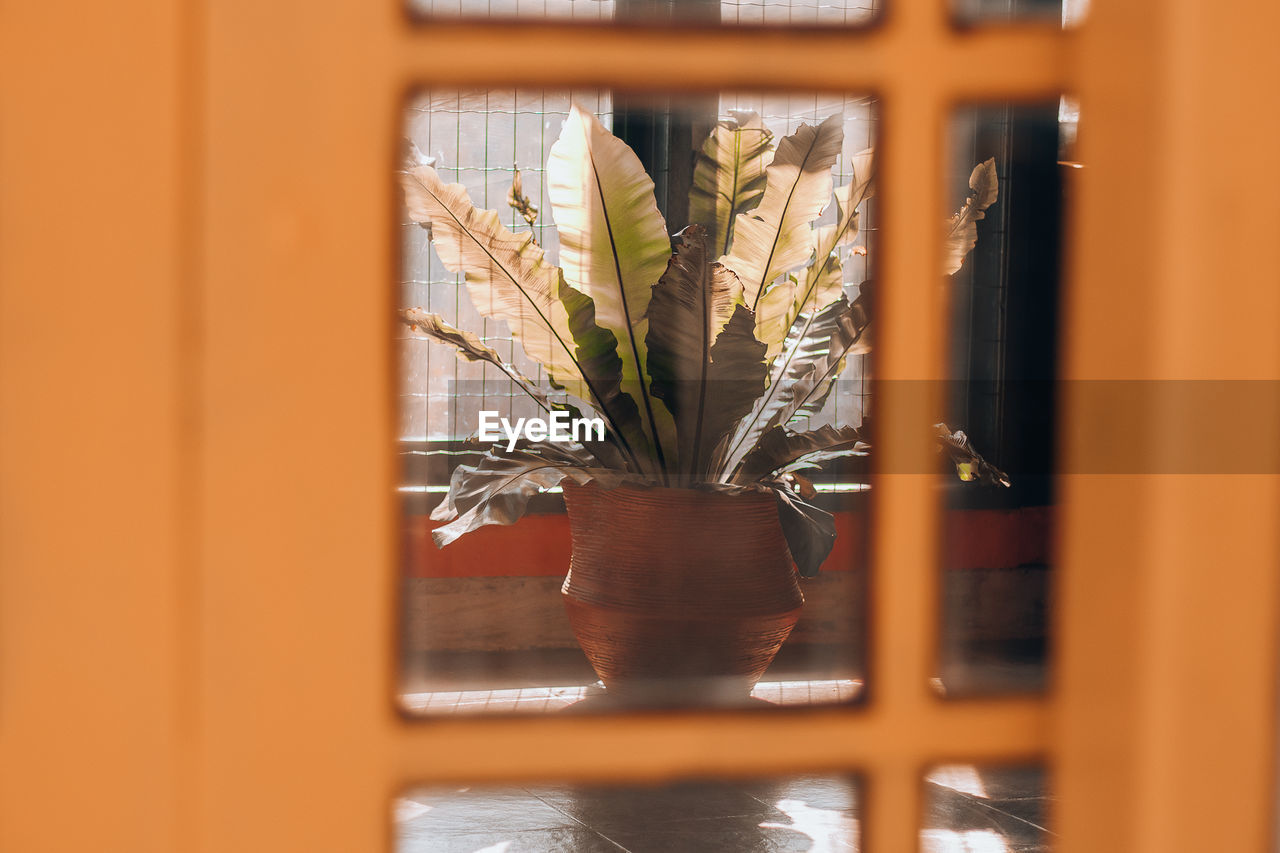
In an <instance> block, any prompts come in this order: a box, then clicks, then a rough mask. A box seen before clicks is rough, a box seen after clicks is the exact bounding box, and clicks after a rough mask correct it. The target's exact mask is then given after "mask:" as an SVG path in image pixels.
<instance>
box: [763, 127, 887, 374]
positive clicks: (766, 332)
mask: <svg viewBox="0 0 1280 853" xmlns="http://www.w3.org/2000/svg"><path fill="white" fill-rule="evenodd" d="M872 166H873V150H872V149H870V148H868V149H866V150H865V151H862V152H861V153H859V154H858V155H857V156H855V157H854V158H853V180H852V181H850V182H849V183H847V184H845V185H844V186H841V187H837V188H836V191H835V195H836V209H837V216H836V221H835V223H834V224H832V225H823V226H820V227H818V228H816V229H815V231H814V235H815V238H816V244H815V247H814V262H813V263H812V264H810V265H809V266H808V267H806V268H805V270H804V274H803V280H800V281H798V282H797V284H796V286H795V287H794V288H787V287H783V286H781V285H780V286H776V287H774V288H773V289H772V290H770V291H769V292H768V293H766V294H765V295H764V296H763V297H762V298H761V300H760V309H759V311H758V312H757V319H756V323H757V326H758V328H757V329H756V337H758V338H759V339H760V340H762V341H764V343H766V344H768V345H769V352H768V354H767V355H766V359H767V360H768V361H773V358H774V356H776V355H777V354H778V353H779V352H780V351H781V350H782V342H783V341H784V340H785V339H786V336H787V333H788V332H790V331H791V327H792V325H793V324H794V323H795V321H796V319H797V318H798V317H800V315H801V314H802V313H805V312H808V316H809V317H813V316H815V313H816V312H817V311H819V310H821V309H822V308H825V307H827V306H828V305H830V304H831V303H832V302H835V301H836V300H837V299H839V298H840V297H841V296H842V295H843V294H844V272H843V264H842V262H841V258H840V254H839V253H838V252H837V249H839V247H841V246H844V245H847V244H849V243H851V242H853V240H854V238H855V237H857V236H858V218H859V214H858V208H859V207H861V206H862V203H863V202H864V201H865V200H866V199H867V198H869V197H870V196H871V194H872V183H871V177H872ZM766 303H769V304H768V306H767V307H766ZM804 331H806V330H802V331H801V334H804Z"/></svg>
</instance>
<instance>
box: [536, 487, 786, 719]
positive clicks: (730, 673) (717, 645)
mask: <svg viewBox="0 0 1280 853" xmlns="http://www.w3.org/2000/svg"><path fill="white" fill-rule="evenodd" d="M564 497H565V505H566V507H567V508H568V512H569V527H570V530H571V532H572V535H573V556H572V561H571V563H570V569H569V576H568V577H567V578H565V582H564V587H563V588H562V590H561V591H562V592H563V594H564V602H565V607H566V609H567V610H568V613H569V622H570V624H571V625H572V627H573V631H574V633H575V634H576V635H577V638H578V643H579V644H580V645H581V646H582V650H583V651H584V652H585V653H586V655H587V659H588V660H589V661H590V662H591V665H592V666H593V667H594V668H595V671H596V674H598V675H599V676H600V680H601V681H603V682H604V684H605V687H606V689H607V691H608V693H609V694H610V695H612V696H614V697H615V698H617V699H619V700H621V701H625V702H627V703H635V704H647V705H680V704H734V703H741V702H745V701H747V700H748V695H749V694H750V692H751V688H752V687H754V686H755V684H756V682H757V681H759V680H760V676H762V675H763V674H764V671H765V670H766V669H767V668H768V666H769V663H770V662H771V661H772V660H773V657H774V655H775V654H777V652H778V649H779V647H781V645H782V643H783V641H784V640H786V639H787V635H788V634H790V633H791V629H792V628H793V627H795V624H796V620H797V619H799V617H800V607H801V605H802V604H804V596H802V595H801V593H800V587H799V584H798V583H797V582H796V573H795V569H794V568H793V567H792V564H791V558H790V554H789V552H788V551H787V544H786V539H785V538H784V537H783V534H782V527H781V526H780V525H779V523H778V511H777V506H776V504H775V501H774V498H773V496H772V495H770V494H767V493H750V494H742V495H726V494H718V493H714V492H704V491H697V490H693V489H664V488H640V487H631V486H623V487H620V488H617V489H603V488H600V487H599V486H596V485H595V484H587V485H585V486H579V485H576V484H574V483H571V482H569V481H567V480H566V481H565V483H564Z"/></svg>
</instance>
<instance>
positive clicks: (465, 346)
mask: <svg viewBox="0 0 1280 853" xmlns="http://www.w3.org/2000/svg"><path fill="white" fill-rule="evenodd" d="M400 321H401V322H402V323H404V324H405V325H406V326H408V327H409V328H411V329H413V330H414V331H415V332H419V333H421V334H424V335H426V336H427V337H429V338H431V339H432V340H434V341H436V342H437V343H442V344H445V345H446V346H451V347H453V348H454V349H455V350H456V351H457V353H458V356H459V357H460V358H465V359H466V360H467V361H482V362H487V363H489V364H492V365H493V366H495V367H497V368H498V369H499V370H501V371H502V372H503V373H505V374H507V376H509V377H510V378H511V381H512V382H515V383H516V385H517V386H518V387H519V388H520V390H521V391H523V392H525V393H526V394H528V395H529V396H530V397H532V398H533V399H534V401H535V402H536V403H537V404H538V405H539V406H541V407H542V408H543V409H545V410H546V411H551V404H550V402H549V401H548V400H547V395H546V392H544V391H543V390H542V389H541V388H539V387H538V386H537V384H536V383H535V382H534V381H533V380H532V379H530V378H529V377H527V376H525V375H524V374H523V373H521V372H520V370H519V368H517V367H516V366H515V365H513V364H509V363H507V362H505V361H503V360H502V356H500V355H498V353H497V351H496V350H494V349H493V348H492V347H490V346H488V345H486V344H485V342H484V341H482V340H480V337H479V335H476V334H475V333H473V332H467V331H464V330H462V329H458V328H455V327H453V326H451V325H449V324H448V323H446V322H445V321H444V318H442V317H441V316H440V315H439V314H431V313H429V312H427V311H423V310H422V309H421V308H405V309H403V310H402V311H401V312H400Z"/></svg>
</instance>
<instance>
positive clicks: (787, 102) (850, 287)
mask: <svg viewBox="0 0 1280 853" xmlns="http://www.w3.org/2000/svg"><path fill="white" fill-rule="evenodd" d="M729 110H752V111H754V112H757V113H759V114H760V117H761V119H762V120H763V121H764V125H765V127H767V128H768V129H769V130H770V131H771V132H772V133H773V135H774V138H775V139H781V138H782V137H784V136H786V135H788V134H790V133H794V132H795V130H796V128H798V127H799V126H800V124H801V123H807V124H811V125H812V124H817V123H819V122H821V121H824V120H825V119H827V118H828V117H829V116H833V115H836V114H837V113H839V114H842V115H843V116H844V144H843V147H842V148H841V151H840V157H839V159H837V160H836V165H835V167H834V168H833V170H832V172H833V178H834V185H835V186H837V187H839V186H843V185H844V184H847V183H849V182H850V181H852V180H853V165H852V164H853V158H854V157H855V156H856V155H857V154H858V153H859V152H861V151H865V150H866V149H868V148H872V147H874V145H875V138H876V130H877V126H876V111H875V104H874V102H873V101H872V100H871V99H870V98H856V97H849V96H844V95H831V94H819V95H812V94H804V95H801V94H782V95H776V94H775V95H758V94H756V95H752V94H726V95H723V96H721V98H720V112H721V114H727V113H728V111H729ZM875 204H876V200H875V197H874V196H872V197H871V198H869V199H868V200H867V201H865V202H864V203H863V207H862V214H861V217H860V220H859V232H858V236H857V239H856V240H855V241H854V242H853V244H852V245H851V246H847V247H845V251H844V254H843V256H842V258H841V260H842V262H843V264H842V265H843V269H844V286H845V292H846V293H847V294H848V296H849V298H850V299H854V298H856V297H857V295H858V291H859V288H860V287H861V285H862V283H863V282H864V281H867V280H868V279H869V278H870V258H871V254H872V251H873V249H874V240H875V233H876V217H875ZM835 219H836V207H835V205H834V204H830V205H828V207H827V209H826V212H824V213H823V214H822V217H821V218H820V219H818V224H819V225H828V224H832V223H834V222H835ZM869 361H870V360H869V359H868V358H867V357H865V356H854V357H852V358H850V359H849V363H848V364H847V365H846V366H845V368H844V371H843V372H842V373H841V374H840V381H839V382H837V383H836V386H835V390H834V391H833V392H832V393H831V396H830V397H829V398H828V399H827V403H826V405H825V406H823V408H822V409H821V410H820V411H819V412H817V413H816V414H814V415H811V416H807V417H803V418H800V419H797V420H796V421H795V422H794V423H793V427H794V428H795V429H797V430H807V429H816V428H817V427H820V426H822V425H824V424H835V425H845V424H851V425H854V426H857V425H858V424H860V423H862V420H863V418H864V417H866V416H867V415H869V414H870V412H871V398H870V393H869V392H870V381H871V374H870V365H869Z"/></svg>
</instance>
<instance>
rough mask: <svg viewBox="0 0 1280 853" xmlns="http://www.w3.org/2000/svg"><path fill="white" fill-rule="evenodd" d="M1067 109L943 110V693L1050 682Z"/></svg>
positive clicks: (991, 107)
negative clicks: (947, 215)
mask: <svg viewBox="0 0 1280 853" xmlns="http://www.w3.org/2000/svg"><path fill="white" fill-rule="evenodd" d="M1065 115H1067V113H1065V112H1064V111H1063V110H1061V108H1060V104H1059V103H1058V102H1053V103H1042V104H1017V105H1010V104H1001V105H984V106H975V107H970V108H965V109H962V110H960V111H958V112H956V113H955V114H954V115H953V117H952V122H951V140H952V144H951V164H950V169H949V175H950V179H949V184H948V189H949V191H950V210H952V211H953V212H955V213H954V215H953V218H952V219H951V220H949V226H948V227H949V230H948V238H947V245H946V247H945V249H944V251H945V252H946V253H947V255H946V258H945V261H946V266H945V268H944V272H945V273H947V282H948V294H949V302H950V318H949V326H950V356H949V365H948V366H949V372H950V380H951V381H950V382H949V383H948V384H947V387H946V398H947V399H946V412H947V414H946V419H945V421H944V424H945V428H941V427H940V443H941V444H942V445H943V447H944V449H945V450H946V453H945V454H944V459H945V460H946V461H944V463H943V464H944V465H945V466H946V468H947V470H946V471H945V472H944V473H943V474H942V479H941V483H942V486H941V488H942V492H943V507H944V509H943V519H942V525H943V526H942V531H941V543H942V545H941V555H940V556H941V572H942V578H941V590H942V631H941V637H942V648H941V650H940V665H939V670H940V671H939V673H938V675H939V679H940V683H939V686H940V687H941V689H943V690H944V691H945V692H946V693H947V694H948V695H955V694H959V693H975V692H1004V691H1024V690H1039V689H1042V688H1043V686H1044V683H1045V661H1046V653H1047V647H1048V641H1049V630H1048V619H1047V616H1048V613H1049V603H1048V593H1049V588H1050V577H1051V572H1052V537H1053V527H1054V520H1055V495H1054V492H1055V489H1054V479H1053V472H1054V456H1053V453H1054V424H1055V420H1054V413H1055V403H1056V387H1055V383H1054V377H1055V376H1056V374H1057V359H1058V303H1059V281H1060V277H1061V273H1060V269H1061V259H1062V249H1061V233H1062V194H1063V172H1064V169H1065V166H1064V163H1065V162H1066V161H1065V159H1064V157H1063V154H1062V153H1061V152H1062V139H1063V137H1064V133H1063V127H1064V122H1065V120H1064V119H1063V116H1065ZM1060 160H1062V161H1063V162H1062V163H1060ZM965 479H969V480H971V482H964V480H965ZM972 481H976V483H975V482H972Z"/></svg>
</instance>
